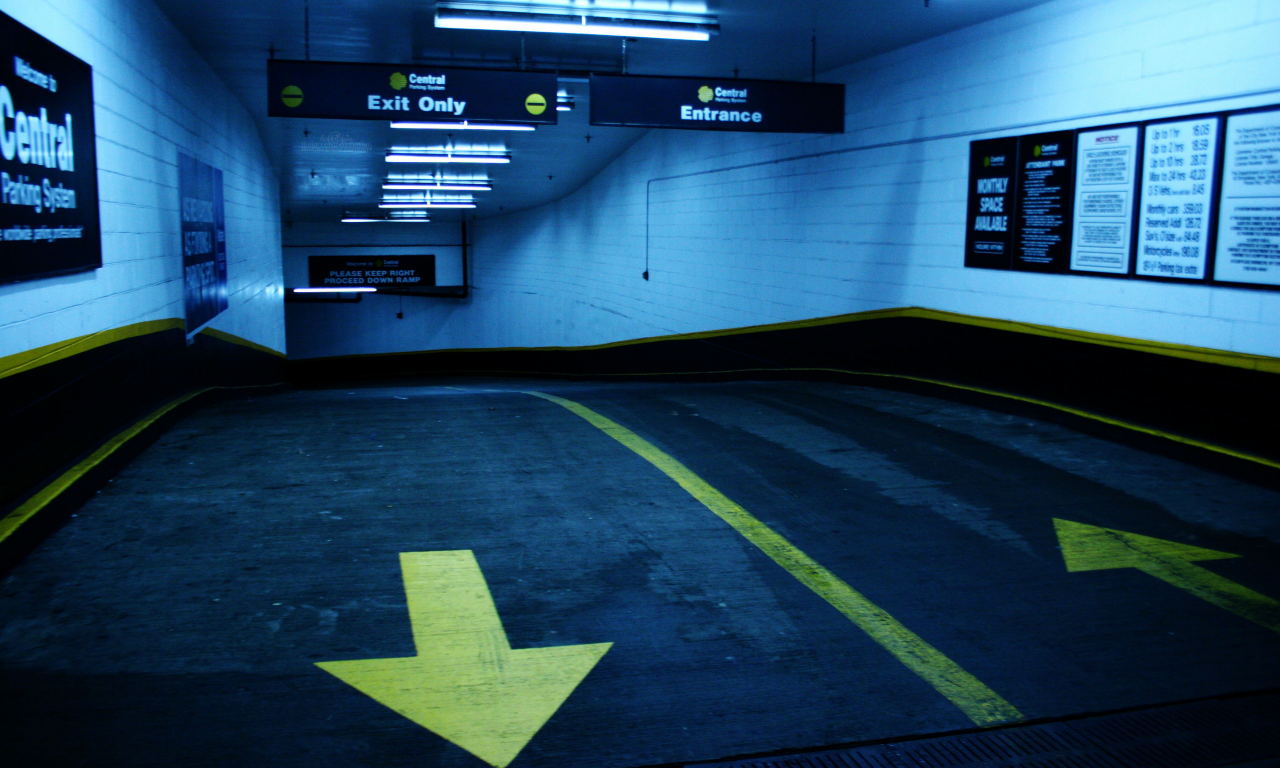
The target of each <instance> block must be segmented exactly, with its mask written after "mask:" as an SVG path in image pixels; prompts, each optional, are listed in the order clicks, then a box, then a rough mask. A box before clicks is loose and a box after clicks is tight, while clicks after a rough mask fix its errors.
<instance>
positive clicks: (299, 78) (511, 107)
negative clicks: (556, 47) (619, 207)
mask: <svg viewBox="0 0 1280 768" xmlns="http://www.w3.org/2000/svg"><path fill="white" fill-rule="evenodd" d="M556 83H557V81H556V75H555V73H548V72H507V71H492V70H479V69H453V68H443V67H420V66H417V65H404V64H341V63H333V62H314V61H285V60H281V59H272V60H270V61H268V62H267V114H268V115H270V116H271V117H332V118H345V119H355V120H388V121H431V122H435V121H441V120H444V121H457V122H461V121H463V120H474V121H478V122H499V123H503V122H505V123H534V124H547V125H555V123H556V119H557V114H558V113H557V112H556V104H555V101H556Z"/></svg>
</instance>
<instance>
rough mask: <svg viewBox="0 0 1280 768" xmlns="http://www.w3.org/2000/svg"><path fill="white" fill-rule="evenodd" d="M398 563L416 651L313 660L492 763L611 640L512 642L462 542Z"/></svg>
mask: <svg viewBox="0 0 1280 768" xmlns="http://www.w3.org/2000/svg"><path fill="white" fill-rule="evenodd" d="M400 569H401V572H402V573H403V575H404V591H405V595H406V597H408V599H409V623H410V625H411V626H412V628H413V642H414V645H415V646H416V647H417V650H418V655H417V656H409V657H406V658H397V659H363V660H359V661H325V662H320V663H319V664H317V665H316V666H318V667H320V668H321V669H323V670H324V671H326V672H328V673H330V674H332V675H334V676H335V677H337V678H338V679H340V680H342V681H343V682H345V683H347V684H348V685H351V686H352V687H354V688H356V689H357V690H359V691H360V692H361V693H363V694H365V695H367V696H369V697H371V698H373V699H374V700H376V701H377V702H378V703H380V704H384V705H386V706H388V707H390V708H391V709H393V710H395V711H396V712H398V713H400V714H401V715H404V716H405V717H407V718H409V719H410V720H412V721H413V722H415V723H417V724H418V725H421V726H422V727H423V728H426V729H428V730H430V731H433V732H434V733H436V734H437V735H439V736H441V737H443V738H445V739H448V740H449V741H451V742H453V743H454V744H457V745H458V746H459V747H462V748H463V749H465V750H467V751H468V752H470V753H471V754H473V755H475V756H476V757H478V758H480V759H481V760H484V761H485V762H486V763H489V764H490V765H493V766H495V768H504V766H506V765H507V764H508V763H510V762H511V761H512V760H514V759H515V756H516V755H517V754H519V752H520V750H521V749H523V748H524V745H525V744H528V743H529V740H530V739H532V738H533V735H534V734H535V733H537V732H538V731H539V729H541V728H542V726H543V725H544V724H546V722H547V720H548V719H550V718H551V716H552V715H553V714H555V712H556V710H557V709H559V708H560V705H561V704H563V703H564V701H565V699H567V698H569V694H571V693H573V690H574V689H575V688H577V687H578V684H579V683H581V682H582V680H583V678H585V677H586V676H587V673H589V672H590V671H591V670H592V668H593V667H595V665H596V662H598V661H599V660H600V658H601V657H602V656H604V654H605V652H606V651H608V650H609V648H610V647H611V646H612V645H613V643H594V644H591V645H564V646H559V647H554V648H526V649H521V650H515V649H512V647H511V645H510V644H509V643H508V642H507V633H506V632H504V631H503V629H502V621H501V620H500V619H499V618H498V611H497V609H496V608H495V607H494V605H493V598H492V597H491V596H490V595H489V587H488V586H487V585H486V584H485V581H484V575H483V574H482V573H481V572H480V565H479V564H478V563H477V562H476V558H475V555H473V554H472V553H471V551H470V550H457V551H452V552H402V553H400Z"/></svg>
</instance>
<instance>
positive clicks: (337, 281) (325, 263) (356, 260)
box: [307, 254, 436, 289]
mask: <svg viewBox="0 0 1280 768" xmlns="http://www.w3.org/2000/svg"><path fill="white" fill-rule="evenodd" d="M307 271H308V272H309V275H308V277H309V282H310V284H311V287H312V288H401V289H403V288H424V287H430V286H434V285H435V284H436V257H435V256H434V255H431V254H427V255H422V256H356V257H348V256H311V257H309V258H308V259H307Z"/></svg>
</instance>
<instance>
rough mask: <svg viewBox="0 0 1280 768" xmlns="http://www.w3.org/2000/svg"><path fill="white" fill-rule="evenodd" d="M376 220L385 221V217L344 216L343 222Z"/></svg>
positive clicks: (357, 222)
mask: <svg viewBox="0 0 1280 768" xmlns="http://www.w3.org/2000/svg"><path fill="white" fill-rule="evenodd" d="M374 221H383V219H371V218H368V217H366V216H344V217H343V218H342V223H343V224H367V223H370V222H374Z"/></svg>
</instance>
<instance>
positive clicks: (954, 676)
mask: <svg viewBox="0 0 1280 768" xmlns="http://www.w3.org/2000/svg"><path fill="white" fill-rule="evenodd" d="M525 394H529V395H533V396H534V397H540V398H542V399H543V400H548V401H550V402H553V403H555V404H557V405H560V406H563V407H564V408H566V409H568V410H570V411H572V412H573V413H575V414H577V415H578V416H581V417H582V418H583V419H586V420H587V421H588V422H590V423H591V424H592V425H593V426H595V427H596V428H598V429H599V430H600V431H602V432H604V433H605V434H606V435H608V436H609V437H612V438H613V439H614V440H617V441H618V442H619V443H622V444H623V445H625V446H626V447H627V448H630V449H631V450H632V451H634V452H635V453H637V454H639V455H640V456H641V457H642V458H644V459H645V460H646V461H648V462H649V463H650V464H652V465H654V466H655V467H657V468H658V469H659V470H661V471H662V472H663V473H664V474H666V475H667V476H668V477H670V478H671V479H672V480H674V481H676V483H678V484H679V485H680V487H681V488H684V489H685V490H686V491H688V492H689V494H690V495H692V496H693V497H694V498H695V499H697V500H698V501H700V502H702V504H703V505H704V506H706V508H707V509H709V510H711V511H712V512H714V513H715V514H716V515H717V516H718V517H719V518H720V519H721V520H724V521H725V522H726V523H728V524H729V525H730V526H732V527H733V529H734V530H736V531H737V532H738V533H740V534H742V535H743V536H744V537H746V539H747V540H748V541H750V542H751V543H752V544H754V545H755V546H757V547H759V549H760V550H761V551H762V552H764V553H765V554H766V555H768V556H769V557H770V558H771V559H772V560H773V561H774V562H775V563H777V564H778V565H780V566H782V567H783V568H784V569H786V571H787V572H788V573H790V574H791V575H792V576H794V577H795V578H796V579H797V580H798V581H800V583H801V584H804V585H805V586H806V587H808V588H809V589H811V590H813V591H814V592H815V593H817V594H818V596H819V597H821V598H822V599H824V600H826V601H827V602H828V603H830V604H831V605H832V607H834V608H835V609H836V610H838V611H840V612H841V613H842V614H844V615H845V617H846V618H848V619H849V620H850V621H852V622H853V623H854V624H855V625H857V627H858V628H859V629H861V630H862V631H863V632H866V633H867V634H868V635H870V636H871V639H873V640H875V641H876V642H877V643H879V644H880V645H881V646H882V647H884V649H885V650H887V651H889V653H892V654H893V655H894V657H896V658H897V659H898V661H900V662H902V663H903V664H905V665H906V666H907V668H908V669H910V670H911V671H912V672H915V673H916V674H917V675H919V676H920V677H921V678H922V679H924V681H925V682H927V683H929V684H930V685H932V686H933V687H934V688H935V689H937V691H938V692H939V693H941V694H942V695H943V696H945V697H947V699H949V700H950V701H951V703H952V704H955V705H956V706H957V707H959V708H960V710H961V711H962V712H964V713H965V714H966V715H968V716H969V718H970V719H972V720H973V722H975V723H977V724H978V725H995V724H997V723H1007V722H1011V721H1016V720H1022V719H1023V716H1022V713H1021V712H1019V711H1018V710H1017V709H1016V708H1015V707H1014V706H1013V705H1012V704H1010V703H1009V702H1007V701H1005V700H1004V699H1003V698H1001V697H1000V695H999V694H997V693H996V692H995V691H993V690H991V689H990V688H988V687H987V686H986V685H984V684H983V683H982V682H981V681H980V680H978V679H977V678H976V677H974V676H973V675H971V674H969V673H968V672H966V671H965V670H964V669H963V668H961V667H960V665H959V664H956V663H955V662H954V661H952V660H951V659H949V658H947V657H946V656H945V655H943V654H942V652H940V651H938V650H937V649H936V648H934V647H933V646H931V645H929V644H928V643H926V642H925V641H924V640H922V639H921V638H920V637H919V636H917V635H916V634H915V633H914V632H912V631H911V630H909V629H907V628H906V627H905V626H903V625H902V624H901V623H900V622H899V621H898V620H897V619H895V618H893V617H892V616H890V615H889V614H888V613H887V612H885V611H884V610H883V609H882V608H880V607H879V606H877V605H875V604H874V603H872V602H871V601H870V600H868V599H867V598H866V597H864V596H863V595H862V594H861V593H859V592H858V591H857V590H855V589H854V588H853V587H851V586H849V585H848V584H846V583H845V582H844V581H842V580H841V579H840V578H839V577H838V576H836V575H835V574H834V573H832V572H831V571H828V570H827V569H826V568H824V567H822V565H820V564H819V563H818V562H817V561H815V560H814V559H813V558H811V557H809V556H808V555H806V554H805V553H804V552H802V551H800V550H799V549H798V548H797V547H796V546H795V545H793V544H792V543H791V542H789V541H787V540H786V539H784V538H783V537H782V536H779V535H778V534H777V533H776V532H774V531H773V529H771V528H769V527H768V526H767V525H765V524H764V523H762V522H760V521H759V520H758V519H756V518H755V517H754V516H753V515H752V514H751V513H750V512H748V511H747V510H745V509H743V508H742V507H740V506H738V505H737V504H735V503H734V502H733V501H731V500H730V499H729V498H728V497H726V496H725V495H724V494H722V493H720V491H718V490H716V489H715V488H713V487H712V486H711V485H709V484H708V483H707V482H706V481H705V480H703V479H702V478H700V477H698V476H697V475H696V474H694V473H693V472H692V471H691V470H690V469H689V468H688V467H686V466H685V465H683V464H681V463H680V462H679V461H676V460H675V459H674V458H672V457H671V456H669V455H668V454H666V453H664V452H663V451H661V450H659V449H658V448H657V447H656V446H654V445H653V444H652V443H650V442H649V441H647V440H645V439H644V438H642V437H640V436H639V435H637V434H636V433H634V432H632V431H631V430H629V429H627V428H626V427H624V426H622V425H620V424H618V423H616V422H614V421H611V420H610V419H608V418H605V417H604V416H601V415H600V414H598V413H596V412H595V411H593V410H591V409H590V408H587V407H586V406H584V405H581V404H579V403H575V402H574V401H572V400H566V399H564V398H562V397H556V396H555V395H548V394H546V393H543V392H526V393H525Z"/></svg>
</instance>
